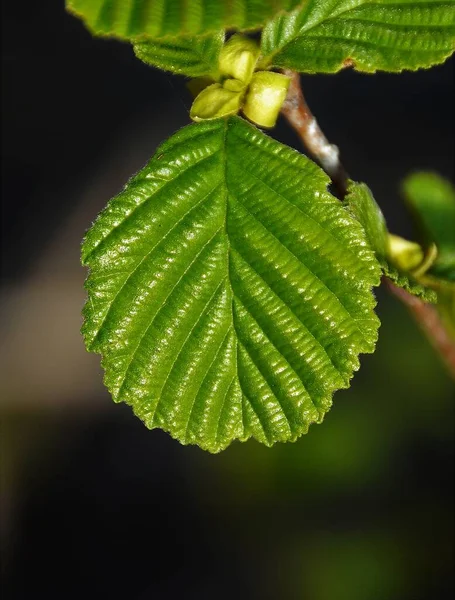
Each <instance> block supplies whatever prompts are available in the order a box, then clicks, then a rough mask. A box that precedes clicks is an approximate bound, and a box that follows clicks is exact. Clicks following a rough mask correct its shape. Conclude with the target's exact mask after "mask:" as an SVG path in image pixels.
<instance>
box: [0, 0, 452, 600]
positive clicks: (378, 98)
mask: <svg viewBox="0 0 455 600" xmlns="http://www.w3.org/2000/svg"><path fill="white" fill-rule="evenodd" d="M2 13H3V14H2V17H3V18H2V30H3V58H2V71H3V73H2V78H3V86H2V88H3V94H2V96H3V99H2V124H3V135H2V175H3V176H2V197H3V208H2V243H3V251H2V281H3V285H2V294H1V302H2V309H1V327H2V332H1V341H0V370H1V372H0V379H1V389H0V392H1V401H0V418H1V430H2V431H1V517H2V519H1V530H0V532H1V536H2V537H1V541H2V579H3V590H4V591H5V592H6V595H5V597H8V598H18V599H19V598H20V599H23V598H31V597H37V598H41V597H43V598H44V597H46V598H48V599H53V598H59V599H60V598H68V599H69V598H81V597H85V598H92V597H94V598H112V599H115V598H125V599H128V600H129V599H132V600H136V599H138V600H143V599H144V600H145V599H149V598H150V599H151V598H159V599H161V598H163V599H168V598H169V599H173V598H177V597H186V598H191V599H192V598H194V599H198V600H203V599H206V598H207V599H212V598H216V599H218V598H220V599H224V598H233V597H237V598H253V599H260V600H262V599H265V600H267V599H269V598H270V599H275V598H277V599H278V598H280V599H284V600H294V599H304V600H306V599H308V600H344V599H346V600H382V599H386V600H395V599H397V600H407V599H409V600H411V599H412V600H421V599H422V600H424V599H425V600H438V599H441V600H443V599H445V598H451V597H452V593H453V577H452V561H453V549H454V544H453V541H454V535H453V534H454V529H453V510H452V502H453V483H452V477H453V449H454V447H453V434H454V431H453V400H454V388H453V384H452V383H451V382H450V380H449V378H448V377H447V375H446V373H445V371H444V368H443V367H442V366H441V364H440V363H439V360H438V358H437V357H436V356H435V355H434V353H433V351H432V349H431V348H430V347H429V345H428V343H427V341H426V340H425V339H424V337H423V336H422V334H421V333H420V331H419V330H418V329H417V328H416V326H415V325H414V323H413V322H412V321H411V319H410V318H409V316H408V315H407V313H406V311H405V309H404V308H403V307H401V306H400V305H398V304H397V303H396V301H395V300H394V299H392V298H390V297H388V296H387V294H386V293H385V292H384V291H382V290H379V292H378V301H379V306H378V313H379V316H380V317H381V320H382V322H383V324H382V327H381V330H380V341H379V343H378V349H377V352H376V353H375V354H374V355H373V356H365V357H363V359H362V369H361V371H360V372H359V373H358V374H357V376H356V377H355V379H354V382H353V386H352V388H351V389H350V390H348V391H343V392H339V393H338V394H337V395H336V398H335V405H334V408H333V409H332V411H331V412H330V413H329V415H328V416H327V417H326V420H325V422H324V424H323V425H322V426H313V427H312V428H311V429H310V433H309V434H308V435H307V436H304V437H303V438H301V439H300V440H299V441H298V442H296V443H295V444H287V445H277V446H276V447H274V448H273V449H266V448H263V447H261V446H260V445H259V444H257V443H255V442H248V443H247V444H238V443H236V444H233V445H232V446H231V447H230V448H229V449H228V450H226V451H225V452H223V453H222V454H220V455H216V456H211V455H208V454H205V453H203V452H202V451H200V450H199V449H197V448H192V447H186V448H185V447H182V446H180V445H179V444H178V443H177V442H175V441H173V440H171V439H170V438H169V437H168V436H167V435H166V434H164V433H162V432H160V431H153V432H150V431H148V430H147V429H146V428H145V427H144V426H143V425H142V424H141V422H140V421H138V420H137V419H136V418H135V417H134V416H133V415H132V413H131V412H130V409H129V408H128V407H126V406H123V405H114V404H113V403H112V402H111V400H110V399H109V397H108V394H107V392H106V391H105V390H104V389H103V387H102V384H101V380H102V374H101V371H100V368H99V359H98V357H96V356H92V355H88V354H86V353H85V351H84V348H83V344H82V340H81V338H80V336H79V327H80V324H81V323H80V321H81V318H80V309H81V307H82V304H83V301H84V292H83V289H82V282H83V279H84V271H83V269H82V268H81V267H80V266H79V257H78V255H79V244H80V239H81V238H82V236H83V234H84V231H85V230H86V229H87V228H88V226H89V225H90V223H91V221H92V220H93V219H94V218H95V216H96V214H97V212H98V211H99V210H100V209H101V208H102V207H103V206H104V205H105V203H106V202H107V200H108V199H109V198H110V197H111V196H112V195H114V194H115V193H116V192H118V191H119V190H120V189H121V187H122V185H123V184H124V183H125V181H126V179H127V178H128V177H130V176H131V175H132V174H133V173H134V172H135V171H137V170H138V169H139V168H140V167H141V166H142V165H143V164H144V163H145V162H146V161H147V160H148V158H149V157H150V156H151V155H152V154H153V152H154V150H155V148H156V146H157V145H158V144H159V143H160V142H161V141H163V140H164V139H165V138H166V137H168V136H169V135H170V134H172V133H173V132H174V131H175V130H176V129H178V128H179V127H181V126H183V125H184V124H186V123H187V122H188V110H189V106H190V103H191V99H190V97H189V95H188V94H187V92H186V89H185V82H184V80H183V79H182V78H179V77H176V76H170V75H167V74H164V73H161V72H158V71H155V70H153V69H151V68H150V67H147V66H146V65H144V64H142V63H141V62H140V61H138V60H137V59H135V58H134V56H133V53H132V50H131V48H130V47H129V46H128V45H127V44H122V43H120V42H117V41H112V40H100V39H93V38H92V37H91V36H90V34H89V33H88V32H87V31H86V30H85V29H84V27H83V25H82V23H81V22H79V21H78V20H76V19H74V18H73V17H71V16H69V15H67V14H66V13H65V11H64V8H63V1H62V0H52V1H50V0H47V1H46V2H33V1H29V2H3V3H2ZM303 85H304V90H305V93H306V96H307V100H308V103H309V104H310V106H311V107H312V109H313V112H314V113H315V114H316V116H317V117H318V120H319V122H320V124H321V126H322V128H323V129H324V130H325V132H326V134H327V135H328V137H329V138H330V140H331V141H333V142H335V143H337V144H338V145H339V146H340V149H341V153H342V157H343V160H344V163H345V165H346V167H347V169H348V171H349V172H350V174H351V176H352V177H353V178H355V179H357V180H362V181H366V182H367V183H368V185H369V186H370V187H371V188H372V190H373V191H374V193H375V195H376V198H377V200H378V201H379V203H380V205H381V207H382V208H383V211H384V213H385V215H386V218H387V220H388V223H389V227H390V229H392V230H393V231H394V232H395V233H398V234H401V235H405V236H410V237H412V228H411V224H410V221H409V218H408V216H407V214H406V212H405V209H404V207H403V204H402V201H401V198H400V194H399V186H400V181H401V179H402V178H403V177H404V176H405V175H406V174H407V173H409V172H410V171H412V170H414V169H419V168H423V169H432V170H437V171H438V172H440V173H441V174H443V175H445V176H446V177H448V178H450V179H452V180H453V176H454V172H453V163H454V116H453V112H452V109H453V103H454V85H453V60H451V61H448V62H447V63H446V64H444V65H443V66H439V67H436V68H434V69H431V70H429V71H419V72H417V73H404V74H402V75H386V74H378V75H375V76H367V75H361V74H357V73H354V72H348V71H346V72H342V73H340V74H338V75H336V76H317V77H310V76H307V77H304V78H303ZM273 135H274V136H276V137H277V138H278V139H280V140H281V141H284V142H286V143H288V144H290V145H295V146H296V147H298V142H297V139H296V137H295V136H294V134H293V133H292V132H290V131H289V130H288V129H287V127H286V125H285V124H284V123H282V122H280V123H279V125H278V127H277V128H276V130H274V132H273Z"/></svg>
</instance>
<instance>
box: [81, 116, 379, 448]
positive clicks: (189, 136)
mask: <svg viewBox="0 0 455 600" xmlns="http://www.w3.org/2000/svg"><path fill="white" fill-rule="evenodd" d="M327 184H328V178H327V176H326V175H325V174H324V173H323V171H322V170H321V169H320V168H319V167H317V166H316V165H315V164H314V163H313V162H311V161H310V160H309V159H307V158H306V157H304V156H302V155H300V154H298V153H297V152H295V151H293V150H291V149H290V148H287V147H285V146H283V145H281V144H279V143H278V142H276V141H274V140H272V139H271V138H269V137H267V136H266V135H264V134H263V133H262V132H261V131H259V130H258V129H256V128H255V127H253V126H252V125H249V124H248V123H247V122H245V121H244V120H242V119H240V118H238V117H232V118H230V119H228V120H224V119H220V120H216V121H210V122H205V123H201V124H194V125H189V126H187V127H185V128H184V129H182V130H181V131H180V132H178V133H177V134H176V135H174V136H173V137H171V138H170V139H169V140H168V141H167V142H165V143H164V144H163V145H162V146H161V147H160V148H159V150H158V151H157V153H156V155H155V156H154V157H153V158H152V159H151V161H150V162H149V163H148V164H147V165H146V167H145V168H144V169H143V170H142V171H140V172H139V173H138V174H137V175H136V176H135V177H133V178H132V179H131V180H130V182H129V183H128V184H127V186H126V188H125V189H124V191H123V192H122V193H120V195H119V196H117V197H116V198H114V199H113V200H111V202H110V203H109V204H108V206H107V208H106V209H105V210H104V212H103V213H101V215H100V216H99V217H98V219H97V221H96V222H95V224H94V225H93V227H92V228H91V229H90V231H89V232H88V233H87V236H86V238H85V241H84V243H83V249H82V260H83V263H84V264H85V265H88V266H89V267H90V273H89V277H88V279H87V282H86V287H87V290H88V300H87V303H86V306H85V309H84V314H85V322H84V327H83V333H84V337H85V341H86V345H87V348H88V349H89V350H92V351H95V352H99V353H100V354H102V355H103V366H104V369H105V382H106V385H107V387H108V388H109V390H110V391H111V393H112V395H113V398H114V400H116V401H117V402H121V401H123V402H126V403H128V404H130V405H131V406H132V407H133V409H134V412H135V413H136V414H137V415H138V416H139V417H140V418H141V419H143V420H144V422H145V423H146V425H147V426H148V427H149V428H154V427H161V428H163V429H164V430H166V431H168V432H170V433H171V434H172V436H174V437H175V438H177V439H179V440H180V441H181V442H182V443H184V444H198V445H199V446H201V447H202V448H205V449H208V450H210V451H212V452H217V451H219V450H221V449H223V448H225V447H226V446H227V445H228V444H229V443H230V442H231V441H232V440H233V439H235V438H238V439H240V440H246V439H247V438H249V437H251V436H254V437H255V438H256V439H257V440H259V441H261V442H263V443H265V444H267V445H271V444H273V443H274V442H276V441H286V440H295V439H296V438H297V437H298V436H300V435H301V434H302V433H305V432H306V431H307V429H308V426H309V424H310V423H312V422H319V421H320V420H321V419H322V417H323V415H324V413H325V412H326V411H327V410H328V409H329V407H330V405H331V402H332V394H333V392H334V391H335V390H336V389H339V388H344V387H348V385H349V380H350V378H351V376H352V373H353V371H354V370H356V369H357V368H358V366H359V362H358V354H359V353H360V352H372V351H373V349H374V345H375V341H376V337H377V328H378V319H377V317H376V316H375V314H374V311H373V308H374V305H375V299H374V296H373V294H372V286H374V285H378V284H379V277H380V268H379V265H378V263H377V261H376V259H375V257H374V255H373V252H372V251H371V250H370V249H369V247H368V244H367V241H366V238H365V235H364V231H363V229H362V227H361V226H360V225H359V224H358V223H357V221H356V220H355V219H354V218H352V217H351V216H350V214H349V212H348V211H347V210H346V209H345V207H343V205H342V204H341V203H340V202H339V201H338V200H337V199H336V198H334V197H333V196H331V195H330V194H329V193H328V192H327Z"/></svg>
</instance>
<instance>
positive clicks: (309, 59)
mask: <svg viewBox="0 0 455 600" xmlns="http://www.w3.org/2000/svg"><path fill="white" fill-rule="evenodd" d="M454 45H455V2H454V0H379V1H378V0H374V1H371V0H307V2H304V3H303V5H302V7H301V8H298V9H296V10H295V11H294V12H292V13H291V14H289V15H285V14H282V15H278V16H277V17H276V18H275V19H274V20H273V21H272V22H270V23H268V24H267V26H266V27H265V28H264V31H263V35H262V53H263V55H264V57H265V58H266V60H267V61H268V62H269V64H273V65H275V66H278V67H287V68H290V69H295V70H297V71H300V72H308V73H317V72H321V73H334V72H336V71H339V70H340V69H342V68H344V67H346V66H353V67H354V68H355V69H357V70H358V71H364V72H367V73H372V72H374V71H378V70H382V71H402V70H403V69H410V70H415V69H418V68H421V67H430V66H431V65H434V64H437V63H441V62H443V61H444V60H445V59H446V58H447V57H448V56H449V55H450V54H452V52H453V50H454Z"/></svg>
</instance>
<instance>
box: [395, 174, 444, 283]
mask: <svg viewBox="0 0 455 600" xmlns="http://www.w3.org/2000/svg"><path fill="white" fill-rule="evenodd" d="M403 191H404V194H405V197H406V200H407V203H408V205H409V206H410V208H411V209H412V210H413V212H414V214H415V217H416V219H417V222H418V224H419V225H420V228H421V232H422V236H423V241H424V242H425V243H426V244H427V245H428V244H431V243H435V244H436V246H437V248H438V255H437V258H436V261H435V262H434V264H433V265H432V267H431V271H430V272H431V273H433V274H434V275H437V276H440V277H443V278H445V279H448V280H450V281H455V189H454V187H453V186H452V185H451V184H450V182H448V181H446V180H445V179H443V178H442V177H441V176H439V175H437V174H436V173H415V174H413V175H410V176H409V177H408V178H407V179H405V181H404V184H403Z"/></svg>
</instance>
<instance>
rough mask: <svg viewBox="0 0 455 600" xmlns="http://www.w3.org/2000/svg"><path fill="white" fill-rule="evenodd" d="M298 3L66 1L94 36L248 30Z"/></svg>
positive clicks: (277, 0) (253, 0)
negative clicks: (227, 29) (230, 29)
mask: <svg viewBox="0 0 455 600" xmlns="http://www.w3.org/2000/svg"><path fill="white" fill-rule="evenodd" d="M298 3H299V0H235V1H232V0H67V2H66V6H67V8H68V10H70V11H71V12H73V13H74V14H75V15H76V16H79V17H80V18H81V19H82V20H83V21H84V22H85V23H86V25H87V27H88V28H89V29H90V30H91V31H92V33H94V34H96V35H112V36H115V37H120V38H124V39H133V38H137V37H138V36H144V35H145V36H149V37H163V36H166V35H171V36H175V35H204V34H206V33H208V32H211V31H217V30H219V29H226V28H234V27H235V28H236V29H252V28H255V27H259V26H261V25H263V24H264V23H265V21H266V20H267V19H271V18H272V17H274V16H275V15H276V14H277V13H278V12H279V11H281V10H291V9H292V8H294V7H295V6H297V4H298Z"/></svg>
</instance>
